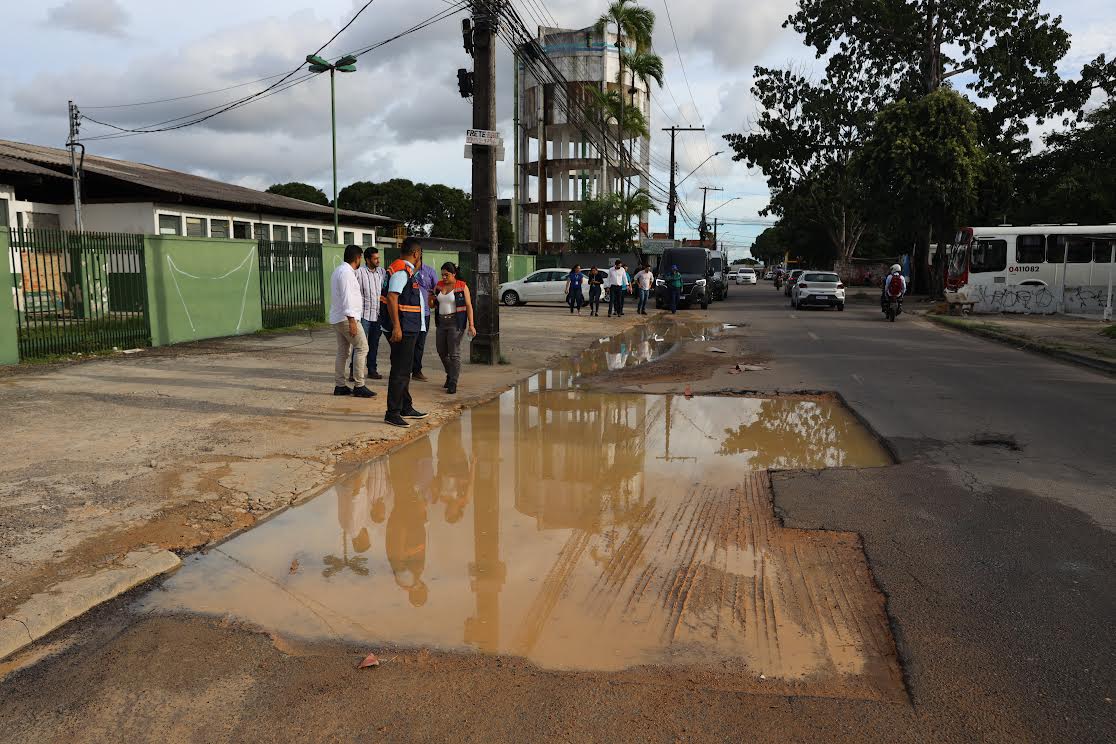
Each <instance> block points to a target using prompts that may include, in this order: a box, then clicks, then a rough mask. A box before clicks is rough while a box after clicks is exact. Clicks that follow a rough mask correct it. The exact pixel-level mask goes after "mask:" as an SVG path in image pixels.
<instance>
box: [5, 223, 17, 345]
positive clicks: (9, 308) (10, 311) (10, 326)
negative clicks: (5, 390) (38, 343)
mask: <svg viewBox="0 0 1116 744" xmlns="http://www.w3.org/2000/svg"><path fill="white" fill-rule="evenodd" d="M8 239H9V234H8V228H6V227H5V228H0V364H18V363H19V319H18V317H17V316H16V304H15V289H14V287H15V279H14V277H12V273H11V260H10V259H9V258H8V257H9V256H10V255H11V253H10V252H9V251H8Z"/></svg>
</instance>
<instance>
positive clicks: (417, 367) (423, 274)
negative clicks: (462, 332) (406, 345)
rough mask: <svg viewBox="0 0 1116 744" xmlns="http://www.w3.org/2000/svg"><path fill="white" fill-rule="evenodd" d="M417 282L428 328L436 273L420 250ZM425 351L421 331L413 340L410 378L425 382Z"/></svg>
mask: <svg viewBox="0 0 1116 744" xmlns="http://www.w3.org/2000/svg"><path fill="white" fill-rule="evenodd" d="M415 278H416V279H417V280H418V287H419V293H420V294H421V295H422V313H423V317H424V320H425V322H424V323H423V326H424V327H425V328H426V329H429V328H430V308H431V306H432V305H433V304H434V302H433V300H434V286H435V285H436V284H437V283H438V273H437V272H436V271H434V267H433V266H427V265H426V264H425V263H424V262H423V261H422V249H421V248H420V249H419V265H418V270H417V271H416V272H415ZM425 351H426V331H425V330H424V331H422V332H420V333H419V335H418V339H416V340H415V363H414V365H413V366H412V368H411V377H412V378H414V379H416V380H419V381H420V382H426V380H427V377H426V375H424V374H423V373H422V355H423V354H424V353H425Z"/></svg>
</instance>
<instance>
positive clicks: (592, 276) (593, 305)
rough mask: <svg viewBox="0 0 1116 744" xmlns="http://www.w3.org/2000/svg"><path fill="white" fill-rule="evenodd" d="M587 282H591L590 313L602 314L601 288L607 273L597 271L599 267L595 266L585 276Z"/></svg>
mask: <svg viewBox="0 0 1116 744" xmlns="http://www.w3.org/2000/svg"><path fill="white" fill-rule="evenodd" d="M585 279H586V282H587V283H588V284H589V314H590V315H598V316H599V315H600V314H601V290H602V289H603V287H604V283H605V274H604V272H603V271H597V267H596V266H593V267H590V269H589V274H588V275H587V276H586V277H585Z"/></svg>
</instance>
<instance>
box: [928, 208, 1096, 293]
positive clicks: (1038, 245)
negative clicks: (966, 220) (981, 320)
mask: <svg viewBox="0 0 1116 744" xmlns="http://www.w3.org/2000/svg"><path fill="white" fill-rule="evenodd" d="M1114 264H1116V224H1110V225H1030V226H1027V227H1015V226H1011V225H1000V226H998V227H966V228H963V229H961V230H960V231H959V232H958V234H957V240H956V242H955V243H954V245H953V246H952V247H951V249H950V256H949V272H948V275H947V278H946V292H947V294H946V297H947V299H949V300H955V301H960V302H972V303H975V304H974V306H973V310H974V311H975V312H1019V313H1055V312H1083V313H1096V312H1100V311H1101V310H1103V309H1104V308H1106V307H1108V306H1109V305H1110V303H1111V293H1112V291H1111V287H1112V277H1113V268H1114Z"/></svg>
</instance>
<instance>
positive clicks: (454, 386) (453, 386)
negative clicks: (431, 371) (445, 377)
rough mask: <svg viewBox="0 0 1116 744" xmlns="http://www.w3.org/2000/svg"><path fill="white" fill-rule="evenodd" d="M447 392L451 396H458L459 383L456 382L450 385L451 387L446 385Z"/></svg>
mask: <svg viewBox="0 0 1116 744" xmlns="http://www.w3.org/2000/svg"><path fill="white" fill-rule="evenodd" d="M446 392H447V393H449V394H450V395H456V394H457V383H456V382H454V383H450V384H449V385H446Z"/></svg>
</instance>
